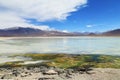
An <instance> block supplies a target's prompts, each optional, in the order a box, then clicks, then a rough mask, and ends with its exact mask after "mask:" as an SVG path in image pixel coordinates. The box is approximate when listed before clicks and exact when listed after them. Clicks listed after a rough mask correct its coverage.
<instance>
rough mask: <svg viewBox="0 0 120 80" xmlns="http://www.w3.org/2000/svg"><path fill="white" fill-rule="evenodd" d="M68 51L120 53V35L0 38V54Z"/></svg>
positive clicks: (70, 52)
mask: <svg viewBox="0 0 120 80" xmlns="http://www.w3.org/2000/svg"><path fill="white" fill-rule="evenodd" d="M3 53H4V54H5V53H9V54H13V53H68V54H107V55H120V37H34V38H33V37H27V38H25V37H23V38H5V39H0V54H3Z"/></svg>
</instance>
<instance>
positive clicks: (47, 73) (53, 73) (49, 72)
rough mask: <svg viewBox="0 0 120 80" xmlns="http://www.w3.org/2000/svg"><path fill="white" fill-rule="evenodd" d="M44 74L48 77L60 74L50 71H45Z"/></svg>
mask: <svg viewBox="0 0 120 80" xmlns="http://www.w3.org/2000/svg"><path fill="white" fill-rule="evenodd" d="M43 74H46V75H56V74H58V72H56V71H55V70H48V71H45V72H44V73H43Z"/></svg>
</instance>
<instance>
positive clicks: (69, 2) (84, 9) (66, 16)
mask: <svg viewBox="0 0 120 80" xmlns="http://www.w3.org/2000/svg"><path fill="white" fill-rule="evenodd" d="M11 27H32V28H39V29H42V30H59V31H63V32H104V31H107V30H113V29H118V28H120V0H0V29H4V28H11Z"/></svg>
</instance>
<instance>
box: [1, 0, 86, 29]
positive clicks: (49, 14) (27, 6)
mask: <svg viewBox="0 0 120 80" xmlns="http://www.w3.org/2000/svg"><path fill="white" fill-rule="evenodd" d="M86 3H87V0H0V28H6V27H13V26H34V27H39V26H35V25H34V24H31V23H29V22H28V20H26V19H25V18H28V19H35V20H37V21H39V22H42V21H49V20H65V19H66V18H67V17H68V16H69V15H70V13H71V12H74V11H77V10H78V7H81V6H84V5H85V4H86ZM40 27H41V26H40ZM41 28H47V29H48V28H49V27H48V26H44V25H43V26H42V27H41Z"/></svg>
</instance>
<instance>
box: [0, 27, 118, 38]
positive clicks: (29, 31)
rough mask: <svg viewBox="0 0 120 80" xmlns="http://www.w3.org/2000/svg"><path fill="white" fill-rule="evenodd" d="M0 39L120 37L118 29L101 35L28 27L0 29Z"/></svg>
mask: <svg viewBox="0 0 120 80" xmlns="http://www.w3.org/2000/svg"><path fill="white" fill-rule="evenodd" d="M0 36H1V37H24V36H28V37H29V36H31V37H35V36H120V29H115V30H111V31H106V32H103V33H93V32H84V33H82V32H62V31H57V30H51V31H50V30H41V29H35V28H30V27H26V28H24V27H13V28H8V29H0Z"/></svg>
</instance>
